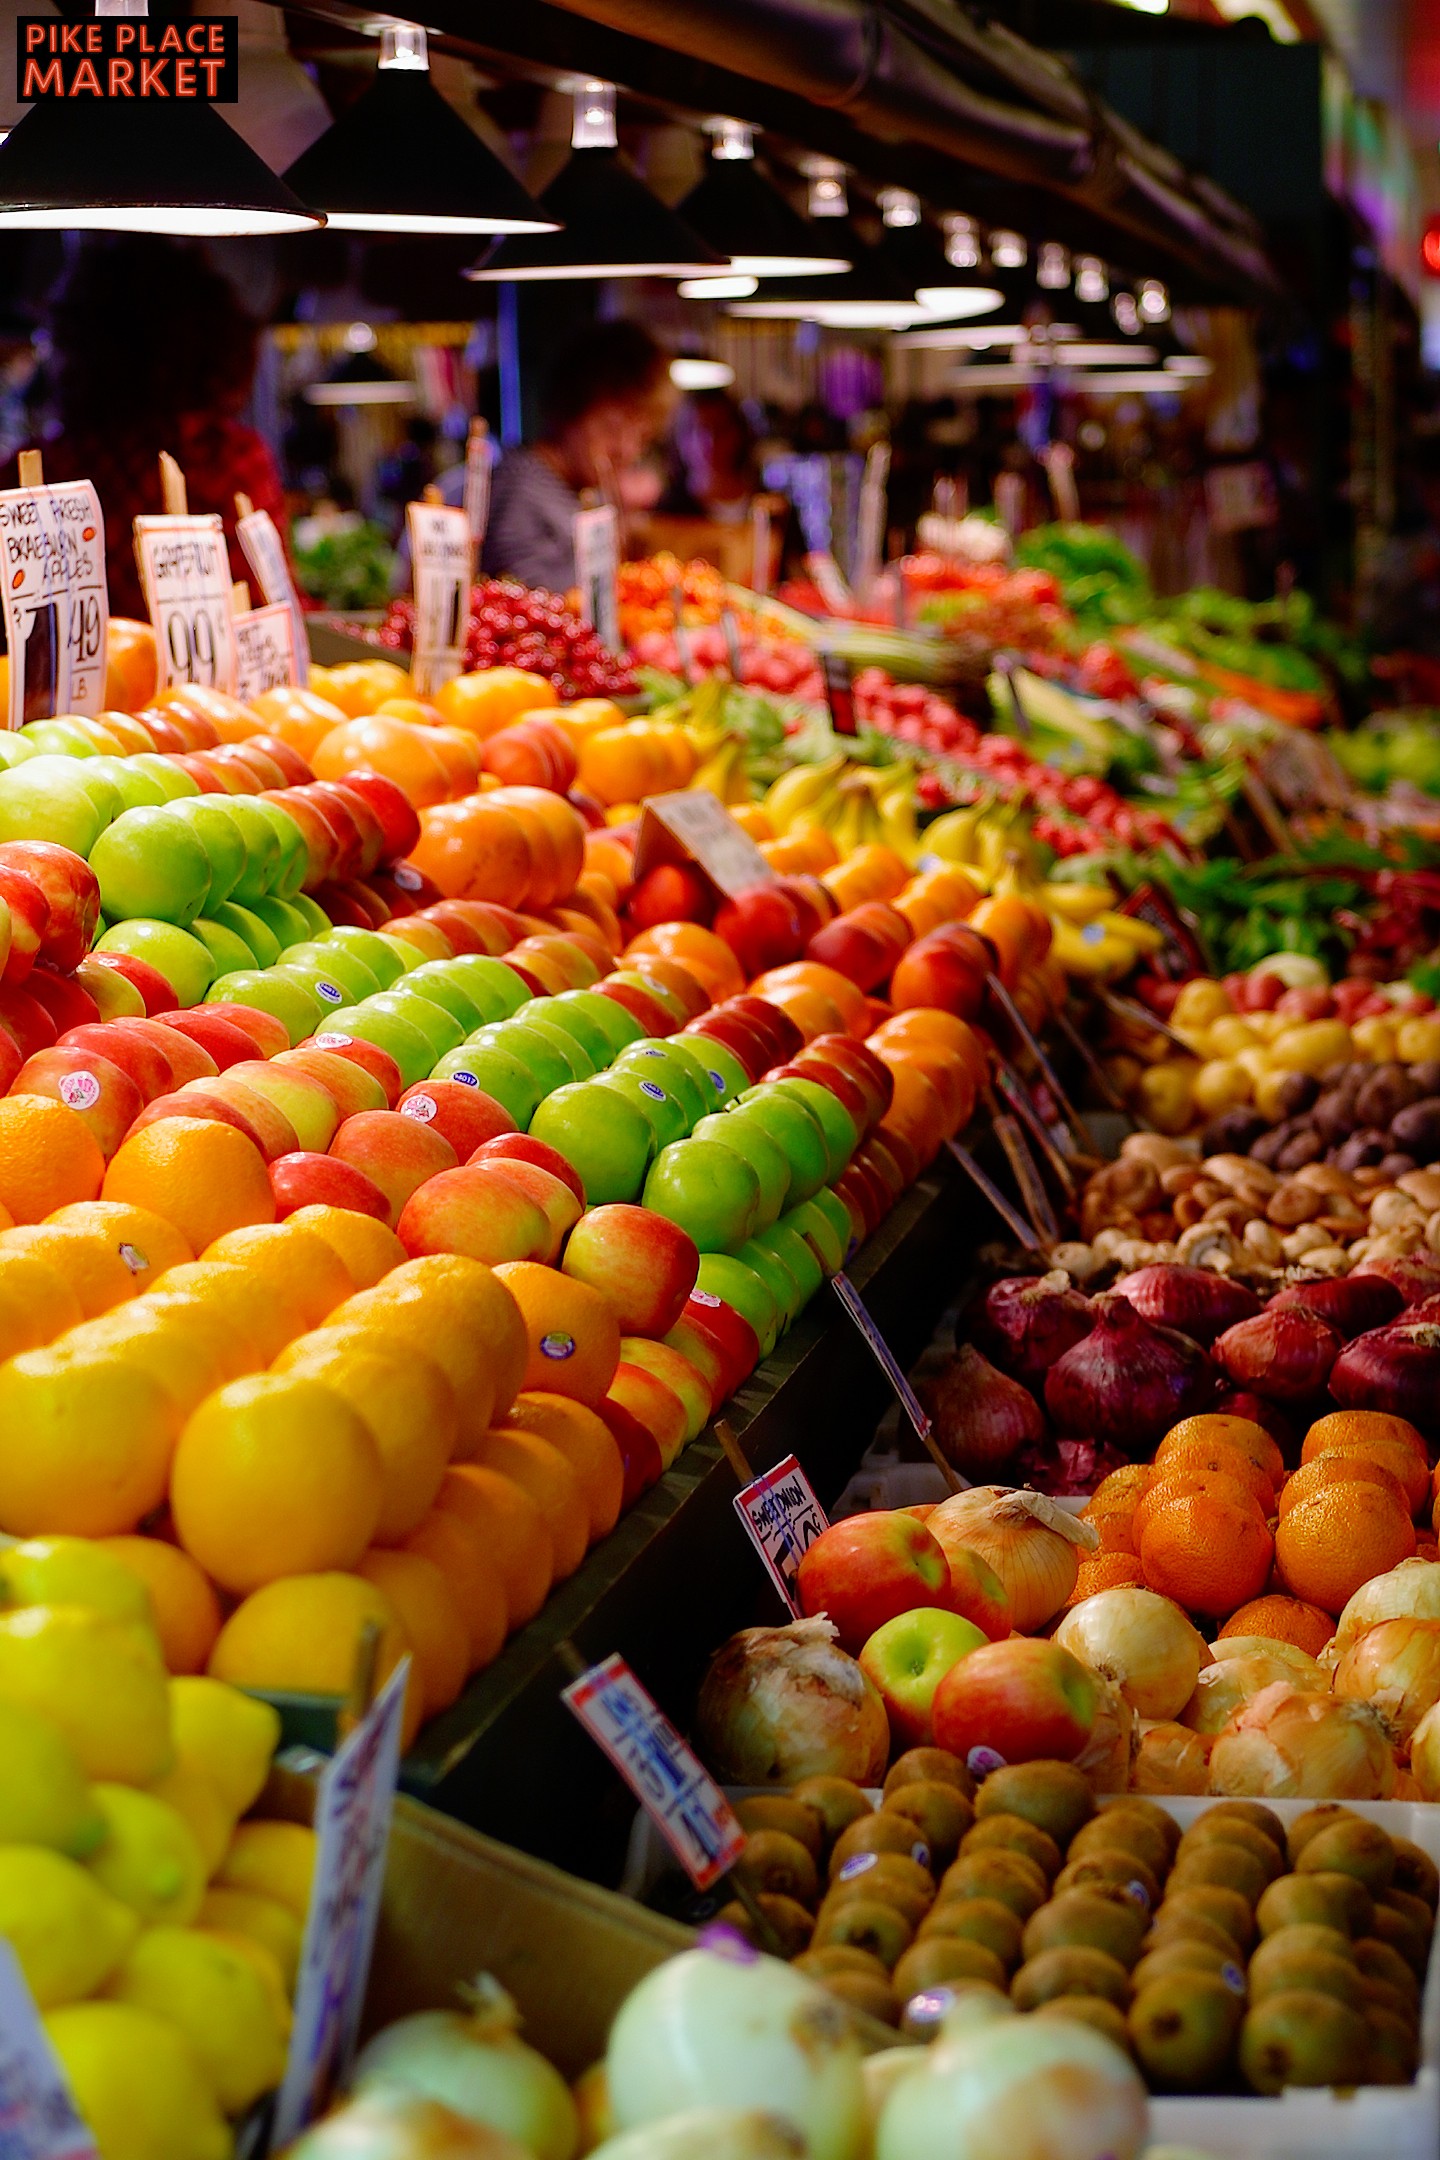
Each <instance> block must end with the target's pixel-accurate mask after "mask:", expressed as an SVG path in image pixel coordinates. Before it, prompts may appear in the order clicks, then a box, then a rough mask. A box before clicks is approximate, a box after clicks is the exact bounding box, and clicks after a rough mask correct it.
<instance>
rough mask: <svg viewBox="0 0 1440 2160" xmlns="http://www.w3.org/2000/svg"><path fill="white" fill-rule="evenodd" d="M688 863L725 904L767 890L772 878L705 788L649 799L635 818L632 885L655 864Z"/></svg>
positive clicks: (761, 858) (740, 827)
mask: <svg viewBox="0 0 1440 2160" xmlns="http://www.w3.org/2000/svg"><path fill="white" fill-rule="evenodd" d="M677 859H678V860H679V861H681V862H692V863H694V864H695V866H696V867H697V869H700V870H703V871H704V873H705V875H706V877H708V878H709V880H710V882H711V884H712V885H714V886H716V887H717V888H718V889H719V890H720V891H721V892H722V893H724V894H725V895H726V897H727V898H728V899H732V900H733V899H734V897H735V895H736V893H741V892H744V891H746V890H747V888H748V887H750V886H751V885H767V884H769V883H770V882H771V880H772V879H773V878H774V877H775V875H776V873H775V871H774V870H773V869H772V868H771V866H770V864H769V863H768V862H766V860H765V857H764V856H763V855H762V854H761V853H760V850H759V848H758V847H756V845H755V842H754V841H753V840H752V839H751V837H750V835H749V833H747V832H746V830H745V828H744V826H743V825H738V824H737V823H736V821H735V819H734V818H733V817H731V815H730V812H729V811H728V810H727V809H726V808H725V805H724V803H722V802H721V801H720V799H719V797H718V796H716V795H712V794H711V793H710V791H709V789H708V788H680V789H678V790H677V791H676V792H675V793H674V794H673V795H652V796H650V797H649V799H648V800H647V801H646V803H645V804H644V806H643V808H642V810H641V813H640V834H639V838H638V839H637V841H636V843H635V876H636V879H637V881H638V880H639V879H640V878H642V877H644V875H645V873H646V871H647V870H653V869H654V867H655V865H656V864H657V863H662V862H674V861H676V860H677Z"/></svg>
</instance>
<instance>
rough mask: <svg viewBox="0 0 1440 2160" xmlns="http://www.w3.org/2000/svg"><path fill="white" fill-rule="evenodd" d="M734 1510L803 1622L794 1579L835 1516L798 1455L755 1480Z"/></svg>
mask: <svg viewBox="0 0 1440 2160" xmlns="http://www.w3.org/2000/svg"><path fill="white" fill-rule="evenodd" d="M735 1512H736V1514H737V1515H738V1516H739V1517H740V1520H741V1522H742V1523H744V1525H745V1528H746V1531H747V1532H748V1533H749V1537H750V1542H751V1543H752V1544H753V1546H754V1547H755V1550H756V1551H757V1552H758V1553H759V1555H760V1558H761V1559H762V1560H763V1561H764V1563H765V1568H766V1572H767V1573H768V1575H769V1577H770V1580H771V1581H772V1582H773V1583H774V1585H775V1587H776V1589H777V1590H778V1591H779V1593H780V1595H781V1597H782V1598H784V1600H785V1603H786V1604H787V1605H788V1606H789V1608H790V1610H791V1612H792V1613H794V1615H795V1617H796V1619H797V1620H798V1619H799V1617H800V1602H799V1599H798V1598H797V1597H796V1595H795V1577H796V1574H797V1573H798V1571H799V1567H800V1562H801V1561H802V1560H803V1559H804V1557H805V1554H806V1553H807V1552H808V1551H809V1549H810V1547H811V1546H812V1545H813V1544H814V1542H815V1540H816V1538H818V1537H819V1535H820V1533H821V1531H822V1530H828V1529H829V1527H830V1519H829V1517H828V1516H827V1515H826V1513H825V1510H824V1508H822V1507H821V1505H820V1502H819V1501H818V1500H817V1499H816V1497H815V1488H814V1487H813V1486H812V1485H811V1483H810V1480H809V1478H807V1477H806V1475H805V1472H804V1471H803V1470H802V1469H801V1467H800V1465H799V1463H798V1462H797V1460H796V1458H795V1457H794V1456H793V1455H786V1456H784V1457H782V1459H781V1460H780V1461H779V1462H778V1463H776V1465H775V1467H774V1469H773V1470H766V1471H765V1472H764V1473H763V1474H762V1475H761V1476H760V1477H757V1478H754V1479H752V1480H751V1482H750V1483H749V1484H748V1485H747V1486H746V1487H745V1488H744V1490H743V1491H742V1492H738V1493H737V1494H736V1495H735Z"/></svg>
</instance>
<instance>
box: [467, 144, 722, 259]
mask: <svg viewBox="0 0 1440 2160" xmlns="http://www.w3.org/2000/svg"><path fill="white" fill-rule="evenodd" d="M540 205H541V208H542V210H543V211H544V213H545V215H546V217H547V218H549V219H551V220H552V222H553V223H554V224H557V225H560V226H563V228H564V230H563V231H561V232H552V233H541V234H537V235H536V236H535V237H533V238H531V237H529V236H528V235H527V236H524V237H521V238H517V239H514V240H502V241H501V242H500V243H499V245H498V246H497V247H495V248H493V249H492V250H491V252H490V253H489V254H488V255H487V256H485V257H484V259H483V260H482V261H481V262H479V263H477V264H476V265H475V267H474V268H473V269H470V270H467V271H466V272H465V275H466V277H468V278H473V279H475V280H476V281H477V282H478V283H481V284H507V283H510V282H521V281H531V282H538V281H540V280H542V279H558V278H624V277H663V278H686V277H704V276H705V275H706V273H707V272H711V271H719V270H727V269H728V268H729V267H730V258H729V257H728V256H727V255H722V254H721V253H720V251H719V250H718V249H717V248H713V247H711V246H710V245H709V244H708V243H707V242H706V241H704V240H702V239H701V237H700V235H699V234H698V233H697V232H694V231H693V230H692V229H691V227H690V226H689V225H688V224H687V223H686V221H685V220H684V219H683V218H682V217H680V216H679V215H678V214H677V213H676V212H675V211H674V210H667V209H666V207H665V205H664V203H662V202H661V200H660V198H659V196H658V195H655V194H652V193H651V191H650V189H649V188H648V187H646V185H645V183H644V181H643V180H642V179H641V178H640V176H639V174H638V173H637V172H636V171H635V170H634V168H633V167H632V166H631V164H630V163H629V161H628V159H627V158H626V157H625V156H624V155H623V153H622V152H620V151H619V150H574V151H572V152H571V154H570V162H569V164H568V165H565V166H563V167H562V169H561V170H560V171H559V172H558V173H557V174H556V176H555V178H554V179H553V180H552V181H551V182H550V185H549V187H547V188H546V189H545V190H544V192H543V193H542V195H541V196H540Z"/></svg>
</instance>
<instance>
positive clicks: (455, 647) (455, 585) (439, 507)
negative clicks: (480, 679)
mask: <svg viewBox="0 0 1440 2160" xmlns="http://www.w3.org/2000/svg"><path fill="white" fill-rule="evenodd" d="M405 517H406V521H407V523H408V525H409V528H410V557H411V561H412V562H413V564H414V566H415V650H414V653H413V655H412V656H411V662H410V671H411V674H412V675H413V676H414V678H415V689H416V692H417V693H418V695H419V696H421V697H428V696H429V694H430V692H431V691H432V690H438V689H439V687H440V685H441V683H447V682H452V681H453V680H454V678H455V677H456V676H457V675H458V674H459V673H460V668H461V664H462V656H463V654H464V651H465V632H466V629H467V627H468V625H469V621H470V585H471V581H472V579H473V577H474V574H475V549H474V545H473V543H472V542H471V539H470V522H469V520H468V518H467V517H466V515H465V512H464V511H463V510H462V509H460V508H458V507H457V506H455V505H453V504H451V503H426V502H418V503H410V504H409V505H408V506H407V508H406V511H405Z"/></svg>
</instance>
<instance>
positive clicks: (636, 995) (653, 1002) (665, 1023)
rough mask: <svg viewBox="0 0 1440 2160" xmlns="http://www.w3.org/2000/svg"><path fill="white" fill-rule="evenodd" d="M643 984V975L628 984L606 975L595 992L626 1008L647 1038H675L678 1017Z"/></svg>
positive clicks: (537, 986) (538, 987)
mask: <svg viewBox="0 0 1440 2160" xmlns="http://www.w3.org/2000/svg"><path fill="white" fill-rule="evenodd" d="M508 965H509V966H511V967H515V966H516V965H517V963H516V962H515V961H513V960H512V961H510V962H508ZM518 972H520V973H522V974H523V973H524V970H523V968H522V969H518ZM643 983H644V978H643V977H642V976H635V977H634V979H633V980H632V981H629V982H626V981H623V980H621V978H620V977H619V976H615V975H611V976H607V977H606V979H605V981H604V982H600V983H597V984H596V985H595V989H596V992H597V993H598V995H599V996H601V997H608V998H610V999H611V1000H612V1001H613V1003H615V1004H616V1005H620V1006H623V1007H624V1009H625V1011H626V1012H628V1013H629V1014H630V1016H631V1018H632V1019H634V1020H638V1021H639V1023H640V1025H641V1027H642V1028H644V1030H645V1033H646V1034H647V1035H673V1034H674V1033H675V1030H676V1027H677V1024H678V1022H677V1019H676V1016H675V1015H674V1014H673V1013H670V1012H667V1011H666V1009H665V1007H664V1006H663V1005H662V1004H661V1002H660V1000H659V999H658V998H657V997H656V996H655V995H654V994H653V991H652V990H651V989H649V988H645V987H643ZM535 989H536V994H537V995H538V996H543V995H544V991H543V988H542V986H541V985H540V984H539V983H537V984H536V985H535Z"/></svg>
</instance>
